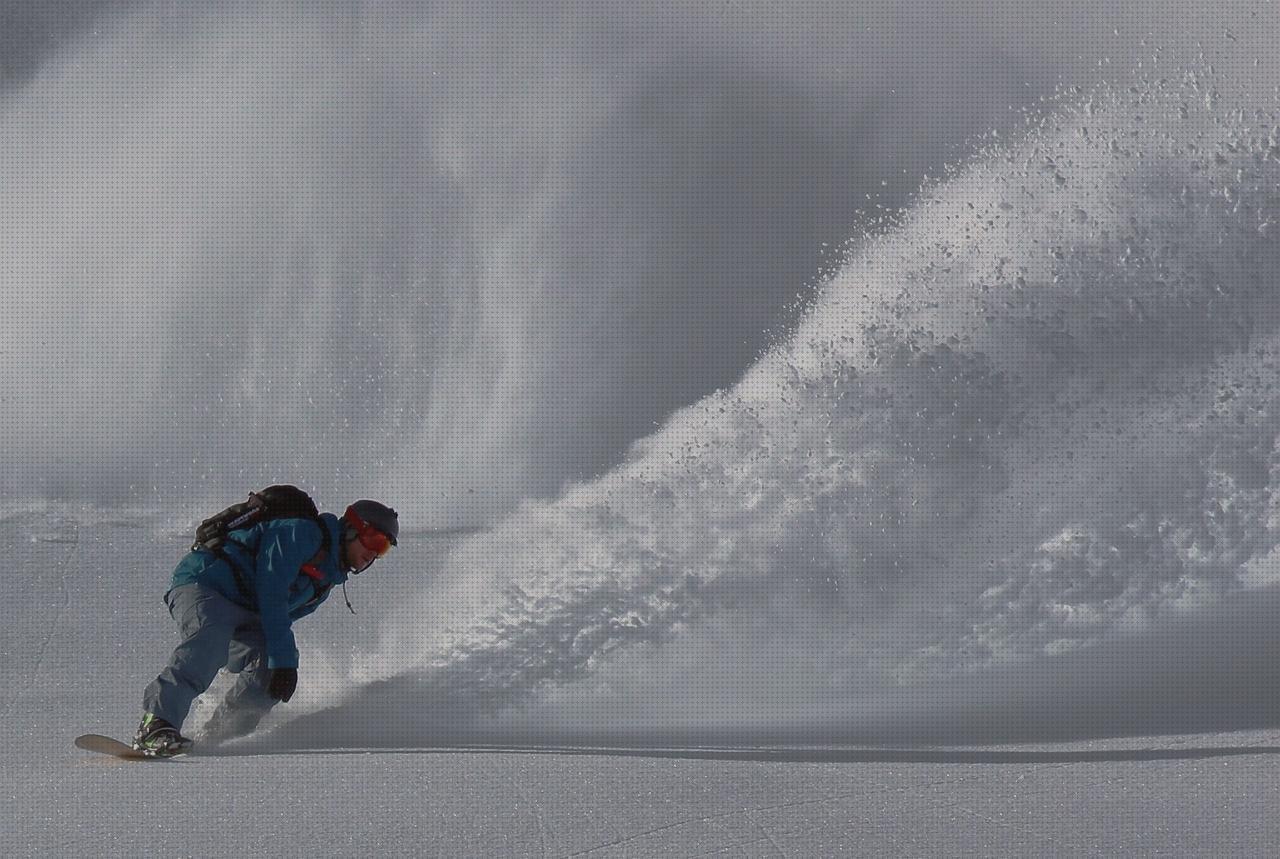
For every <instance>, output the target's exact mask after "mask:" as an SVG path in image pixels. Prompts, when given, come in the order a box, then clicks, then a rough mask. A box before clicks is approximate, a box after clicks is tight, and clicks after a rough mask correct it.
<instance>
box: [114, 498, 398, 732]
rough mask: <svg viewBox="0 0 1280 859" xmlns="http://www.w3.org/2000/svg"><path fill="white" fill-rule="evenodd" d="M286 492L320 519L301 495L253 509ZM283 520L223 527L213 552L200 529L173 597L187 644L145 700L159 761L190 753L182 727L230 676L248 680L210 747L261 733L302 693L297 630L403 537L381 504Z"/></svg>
mask: <svg viewBox="0 0 1280 859" xmlns="http://www.w3.org/2000/svg"><path fill="white" fill-rule="evenodd" d="M281 489H282V490H289V491H292V492H293V493H296V494H297V495H298V496H300V497H301V498H303V499H304V503H305V504H306V505H307V506H308V507H309V508H310V509H311V510H314V509H315V506H314V504H311V502H310V499H308V498H306V496H305V494H304V493H301V491H300V490H296V489H294V487H272V488H271V489H268V490H264V491H263V493H262V494H261V495H251V496H250V498H251V502H252V501H253V499H261V498H263V497H264V496H267V494H268V493H270V492H272V491H274V490H281ZM240 507H241V509H245V508H247V507H248V505H241V506H240ZM235 509H236V508H228V510H227V511H223V514H220V515H224V514H227V513H229V512H231V511H233V510H235ZM278 515H279V514H278V513H277V514H273V515H272V516H270V517H267V516H262V517H260V519H266V521H255V522H250V524H249V525H248V526H247V527H238V528H237V527H235V526H237V525H239V524H240V523H241V522H242V521H243V520H242V519H234V520H231V521H229V522H224V525H230V526H232V529H231V530H226V529H225V528H224V531H223V533H222V534H221V535H220V536H219V538H218V539H214V540H209V541H208V542H206V543H201V542H200V540H201V538H202V536H206V530H205V529H206V527H207V526H208V525H209V523H211V522H214V521H215V520H214V519H210V520H207V521H206V523H205V525H203V526H201V532H200V533H198V535H197V543H196V545H195V546H193V547H192V551H191V552H190V553H189V554H187V555H186V556H185V557H184V558H183V559H182V561H181V562H180V563H179V564H178V566H177V569H175V570H174V573H173V580H172V582H171V584H170V588H169V591H168V592H167V593H166V594H165V596H164V601H165V605H167V606H168V608H169V614H170V615H172V616H173V619H174V621H175V622H176V623H177V624H178V630H179V634H180V635H181V636H182V642H181V643H180V644H179V645H178V647H177V649H176V650H174V651H173V656H172V657H170V659H169V664H168V665H167V666H166V667H165V669H164V670H163V671H161V672H160V675H159V676H158V677H157V678H156V679H155V680H154V681H153V682H152V683H151V685H149V686H148V687H147V690H146V693H145V694H144V695H143V699H142V700H143V712H144V715H143V717H142V723H141V724H140V725H139V726H138V731H137V734H136V735H135V737H134V740H133V748H134V749H136V750H138V751H140V752H143V753H144V754H146V755H148V756H157V757H168V756H171V755H175V754H179V753H181V752H185V751H187V750H188V749H190V748H191V746H192V745H193V743H192V741H191V740H189V739H188V738H186V737H184V736H182V734H181V729H182V722H183V720H184V719H186V717H187V712H188V710H190V708H191V703H192V701H194V700H195V698H196V697H197V696H198V695H200V694H201V693H203V692H204V691H205V690H206V689H208V688H209V685H210V684H211V683H212V682H213V679H214V677H215V676H216V675H217V673H218V671H219V669H221V668H224V667H225V668H226V669H227V670H228V671H230V672H231V673H233V674H237V675H239V676H238V677H237V678H236V682H235V685H234V686H233V687H232V688H231V690H230V691H229V692H228V693H227V696H226V698H225V700H224V701H222V703H221V704H219V706H218V708H217V709H216V710H215V711H214V714H213V717H212V718H211V719H210V721H209V727H208V730H207V732H206V734H205V736H204V737H203V738H202V739H203V740H206V741H210V742H220V741H222V740H226V739H230V738H232V737H236V736H241V735H243V734H247V733H249V732H250V731H252V730H253V729H254V728H255V727H257V725H258V722H260V721H261V720H262V717H263V716H265V715H266V713H267V711H268V710H270V709H271V707H273V706H274V705H275V704H276V703H277V702H280V701H288V700H289V699H290V698H291V697H293V693H294V690H295V688H296V687H297V684H298V650H297V647H296V646H295V644H294V639H293V631H292V629H291V626H292V623H293V621H295V620H297V619H298V618H301V617H305V616H306V615H308V614H311V612H313V611H315V610H316V608H317V607H318V606H319V605H320V604H321V603H322V602H324V601H325V599H326V598H327V597H328V596H329V591H330V590H331V589H332V588H333V586H334V585H345V583H346V581H347V575H348V573H350V574H351V575H355V574H357V573H361V572H363V571H364V570H366V569H368V568H369V566H370V565H371V564H372V563H373V562H374V561H375V560H377V559H378V558H381V557H383V556H384V555H386V553H387V552H388V551H390V549H391V547H392V546H394V545H396V537H397V535H398V533H399V524H398V518H397V514H396V511H395V510H393V509H391V508H390V507H387V506H386V505H384V504H380V503H379V502H377V501H368V500H364V501H357V502H355V503H354V504H352V505H351V506H350V507H348V508H347V510H346V512H345V513H344V514H343V516H342V518H341V519H339V518H338V517H337V516H334V515H333V514H330V513H318V514H316V515H315V516H310V515H305V514H304V515H301V516H293V515H287V516H285V517H284V518H276V516H278ZM252 516H253V514H252V513H251V514H250V516H249V517H245V518H252ZM215 518H216V517H215ZM349 605H350V604H349V603H348V606H349Z"/></svg>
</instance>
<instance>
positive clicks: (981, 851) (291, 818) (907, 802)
mask: <svg viewBox="0 0 1280 859" xmlns="http://www.w3.org/2000/svg"><path fill="white" fill-rule="evenodd" d="M0 547H2V549H3V556H4V558H5V559H6V561H5V570H4V574H5V580H6V585H7V587H6V594H5V597H6V598H5V600H4V602H3V609H2V611H3V613H4V615H3V619H4V622H3V624H2V625H0V639H2V641H3V652H4V654H5V657H6V658H5V659H4V660H3V664H0V688H3V690H4V695H3V699H2V700H3V705H2V711H0V712H2V713H3V717H4V718H3V723H2V724H3V726H4V727H3V731H4V740H5V743H4V745H5V748H6V749H7V750H8V751H6V752H5V753H4V754H5V760H4V765H3V769H2V770H0V802H2V803H3V809H4V810H3V818H4V828H3V831H4V833H5V835H4V843H3V847H4V852H5V853H6V854H8V855H86V854H109V855H122V856H126V855H127V856H135V855H193V856H204V855H231V854H243V853H252V854H279V855H353V854H392V855H400V854H408V855H493V854H498V855H524V856H544V855H546V856H567V855H576V854H588V855H599V856H606V855H608V856H614V855H655V854H662V855H681V856H686V855H702V854H714V853H726V854H730V855H787V856H812V855H822V854H831V853H837V852H838V853H847V854H855V855H859V854H860V855H903V854H905V855H930V854H940V853H946V854H978V855H1026V854H1029V853H1039V854H1043V853H1052V852H1070V853H1074V854H1111V853H1114V852H1116V851H1119V850H1134V851H1142V852H1151V853H1179V854H1183V853H1210V852H1212V853H1215V854H1221V853H1231V854H1239V855H1244V854H1252V855H1260V854H1263V853H1275V852H1276V851H1277V850H1280V823H1277V820H1276V817H1275V815H1274V814H1273V813H1272V812H1273V811H1274V809H1275V807H1276V805H1277V802H1280V778H1277V766H1278V765H1280V758H1278V757H1277V754H1280V727H1277V728H1275V729H1271V730H1254V731H1247V732H1236V733H1219V734H1199V735H1193V736H1163V737H1139V738H1124V739H1108V740H1096V741H1090V742H1075V743H1069V744H1053V745H1044V744H1042V745H1020V746H1000V747H990V746H988V747H965V748H954V747H953V748H941V747H928V748H925V747H920V748H907V749H902V748H898V749H853V748H825V749H796V748H792V749H765V750H736V751H727V750H701V751H699V750H688V749H685V750H634V749H613V750H587V749H572V748H502V747H496V748H484V749H459V748H433V747H430V746H429V745H424V747H422V748H412V749H394V750H381V749H380V750H373V751H365V750H353V749H338V748H335V749H321V750H309V751H306V752H296V753H290V752H277V753H265V754H264V753H256V754H233V755H222V756H204V757H197V756H193V757H190V758H187V759H180V760H178V761H173V762H165V763H154V764H135V763H127V762H120V761H116V760H114V759H110V758H102V757H98V756H94V755H92V754H89V753H87V752H82V751H80V750H78V749H76V748H74V747H73V746H72V744H71V740H72V738H73V737H74V736H75V735H77V734H79V733H84V732H102V733H107V734H111V735H115V736H118V737H125V736H126V735H127V734H128V732H129V731H130V729H131V728H132V727H133V725H134V723H135V721H136V719H137V716H138V712H137V699H138V697H139V695H140V693H141V690H142V687H143V686H144V685H145V683H146V682H147V680H148V679H149V676H150V675H152V674H154V673H155V671H156V670H157V669H158V667H159V665H160V663H161V661H162V660H163V659H164V657H165V655H166V654H167V651H168V649H169V648H170V647H171V645H172V634H173V632H172V629H171V628H170V621H169V618H168V617H167V615H166V614H165V612H164V609H163V606H162V605H161V603H160V595H161V593H162V592H163V590H164V580H165V576H166V575H167V570H168V568H169V567H170V566H171V565H172V562H173V560H174V559H175V558H176V557H177V556H178V555H179V554H180V553H181V552H182V550H183V537H182V535H181V534H180V533H177V532H175V531H169V530H166V529H165V528H164V527H157V526H156V525H155V524H154V523H152V522H151V521H150V520H148V519H146V518H145V517H134V518H130V517H115V518H114V519H112V518H111V517H96V518H95V517H94V516H92V515H88V514H83V513H75V514H74V515H68V514H67V511H60V512H59V511H49V512H44V513H39V514H32V513H18V514H11V515H9V516H7V517H5V518H3V519H0ZM431 551H432V549H431V547H430V546H429V541H427V540H425V539H422V538H419V539H418V540H416V541H415V540H407V541H406V544H405V551H404V552H403V553H402V554H401V557H400V558H399V559H398V562H397V563H395V564H391V563H388V564H387V565H386V566H385V569H383V570H380V571H379V577H377V578H373V579H370V580H369V581H365V580H363V579H362V580H358V581H357V583H356V584H357V589H355V590H353V592H352V600H353V602H354V603H355V604H356V607H357V610H358V611H359V612H360V613H359V614H358V615H357V616H356V617H354V618H353V617H352V616H350V615H349V614H347V612H346V610H345V609H344V608H343V607H342V605H341V602H340V601H338V602H336V603H335V604H330V605H327V606H326V607H325V608H324V609H323V610H322V611H321V612H320V613H318V615H317V616H316V617H314V618H312V619H310V620H309V621H308V622H307V623H304V624H301V625H300V626H299V627H298V631H299V633H300V646H301V647H302V649H303V652H304V658H305V654H307V653H308V652H311V653H315V652H317V651H318V650H325V649H326V648H327V649H328V652H340V650H339V649H338V648H336V646H335V643H336V642H338V641H340V640H345V641H347V642H349V645H348V649H349V650H350V651H351V652H356V651H359V650H360V649H361V648H366V647H368V646H370V645H371V643H372V642H373V641H374V640H375V638H376V633H377V618H378V616H379V613H380V612H381V611H384V610H385V609H386V608H387V606H389V605H390V604H392V603H393V602H394V601H395V600H396V599H397V597H399V596H402V595H403V594H405V593H407V592H408V590H409V589H410V587H411V585H412V584H413V582H412V580H411V578H410V576H411V575H412V573H411V571H412V570H414V569H418V568H420V567H419V566H418V565H419V564H421V563H423V562H424V559H426V558H428V556H429V555H430V554H431ZM415 562H416V563H415ZM313 661H314V660H313ZM317 673H320V672H319V669H313V670H312V672H311V679H312V684H311V687H310V689H309V690H304V693H305V694H303V695H302V696H301V697H300V699H299V700H297V701H295V705H296V706H297V708H299V709H298V710H296V711H295V712H300V711H301V710H304V709H306V708H308V707H310V708H315V707H317V706H320V705H322V703H323V701H324V700H325V696H332V695H334V694H335V693H337V692H341V691H344V690H342V689H331V688H329V689H327V688H317V686H320V687H323V686H324V685H325V684H326V683H327V684H330V685H333V684H337V683H338V681H337V680H333V679H330V680H325V681H319V680H317V679H316V674H317ZM340 674H341V671H338V670H337V669H332V670H331V671H330V675H331V678H336V677H337V676H339V675H340ZM307 679H308V674H307V669H306V667H304V670H303V681H304V683H306V681H307ZM291 706H294V705H291Z"/></svg>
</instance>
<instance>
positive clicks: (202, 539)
mask: <svg viewBox="0 0 1280 859" xmlns="http://www.w3.org/2000/svg"><path fill="white" fill-rule="evenodd" d="M274 519H311V520H312V521H314V522H315V523H316V525H317V526H319V528H320V551H319V552H317V553H316V555H315V557H314V558H312V559H311V561H309V562H308V563H316V562H317V561H318V560H319V559H320V558H323V557H324V556H325V555H326V554H328V552H329V529H328V528H326V527H325V526H324V523H323V522H322V521H320V511H319V509H318V508H317V507H316V503H315V502H314V501H312V500H311V496H310V495H308V494H307V493H305V492H303V491H302V490H301V489H299V488H298V487H296V486H289V485H287V484H280V485H277V486H268V487H267V488H266V489H264V490H262V491H261V492H250V493H249V498H248V500H246V501H241V502H240V503H239V504H232V505H231V506H230V507H228V508H226V509H225V510H223V511H221V512H220V513H216V514H214V515H213V516H210V517H209V518H208V519H205V520H204V521H203V522H201V523H200V527H199V528H197V529H196V539H195V542H194V543H192V544H191V551H193V552H195V551H198V550H204V551H206V552H210V553H212V554H214V555H216V556H218V557H219V558H221V559H222V560H223V561H226V562H227V566H229V567H230V568H231V574H232V575H233V576H235V580H236V587H237V588H238V589H239V590H240V593H241V594H242V595H243V596H244V597H245V599H248V600H252V599H253V593H252V591H251V590H250V589H249V583H248V581H247V580H246V578H245V575H244V570H243V569H241V568H240V565H239V564H237V563H236V562H235V561H234V560H232V558H231V556H230V555H228V554H227V552H226V550H225V549H224V548H223V547H224V546H226V544H227V543H235V544H236V545H237V546H240V547H241V548H242V549H244V550H245V551H246V552H248V553H249V554H250V555H254V554H256V553H257V550H258V547H257V546H251V545H248V544H247V543H242V542H241V541H239V540H236V539H233V538H232V537H231V532H232V531H235V530H238V529H241V528H252V527H253V526H254V525H259V524H261V523H263V522H270V521H272V520H274Z"/></svg>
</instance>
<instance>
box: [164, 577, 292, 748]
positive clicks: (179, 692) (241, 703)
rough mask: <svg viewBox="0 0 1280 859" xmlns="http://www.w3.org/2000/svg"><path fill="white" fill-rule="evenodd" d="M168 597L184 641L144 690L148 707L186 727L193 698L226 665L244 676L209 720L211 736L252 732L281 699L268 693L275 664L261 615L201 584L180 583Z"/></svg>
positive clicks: (221, 737)
mask: <svg viewBox="0 0 1280 859" xmlns="http://www.w3.org/2000/svg"><path fill="white" fill-rule="evenodd" d="M164 602H165V605H167V606H168V607H169V614H170V615H172V616H173V619H174V621H176V622H177V624H178V633H179V634H180V635H181V636H182V642H181V643H180V644H179V645H178V647H177V649H175V650H174V651H173V656H171V657H170V658H169V664H168V665H167V666H165V669H164V670H163V671H161V672H160V676H159V677H157V678H156V679H155V680H154V681H152V683H151V685H150V686H148V687H147V691H146V692H145V693H144V694H143V697H142V708H143V712H144V713H154V714H156V715H157V716H159V717H160V718H161V719H164V720H165V721H166V722H168V723H170V724H171V725H174V726H176V727H178V728H181V727H182V722H183V720H185V719H186V718H187V712H188V711H189V710H190V709H191V702H192V701H194V700H195V699H196V697H197V696H198V695H200V694H201V693H202V692H204V691H205V690H206V689H208V688H209V684H211V683H213V678H214V677H216V676H217V675H218V671H219V669H222V668H226V669H227V670H228V671H230V672H231V673H232V674H238V675H239V676H238V677H237V678H236V682H235V685H233V686H232V687H231V691H229V692H228V693H227V697H226V699H225V700H224V701H223V702H222V703H221V704H220V705H219V706H218V709H217V710H216V711H215V712H214V715H213V718H212V719H211V720H210V722H209V734H210V738H211V739H225V738H228V737H232V736H239V735H240V734H247V733H249V732H250V731H252V730H253V729H254V728H255V727H257V725H258V722H260V721H261V720H262V717H263V716H265V715H266V714H267V711H268V710H270V709H271V707H272V705H274V704H275V703H276V702H275V699H274V698H272V697H271V696H270V695H268V694H267V683H268V682H269V681H270V679H271V670H270V669H269V668H267V658H266V652H267V651H266V644H267V641H266V636H265V635H264V634H263V632H262V623H261V621H260V620H259V618H258V616H257V615H256V614H254V613H253V612H251V611H249V610H248V609H246V608H242V607H241V606H238V605H236V604H235V603H233V602H231V600H229V599H227V598H226V597H224V596H223V595H222V594H220V593H218V592H217V591H215V590H213V589H211V588H206V587H204V586H203V585H197V584H191V585H182V586H181V587H177V588H174V589H173V590H171V591H169V592H168V593H167V594H165V595H164Z"/></svg>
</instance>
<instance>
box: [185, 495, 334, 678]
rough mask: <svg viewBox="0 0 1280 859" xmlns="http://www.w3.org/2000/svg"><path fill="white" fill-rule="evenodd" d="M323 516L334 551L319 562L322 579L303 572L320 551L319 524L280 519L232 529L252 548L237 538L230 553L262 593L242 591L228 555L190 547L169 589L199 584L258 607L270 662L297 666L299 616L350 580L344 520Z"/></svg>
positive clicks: (233, 536) (233, 534)
mask: <svg viewBox="0 0 1280 859" xmlns="http://www.w3.org/2000/svg"><path fill="white" fill-rule="evenodd" d="M320 521H321V522H323V523H324V525H325V527H326V528H328V529H329V551H328V552H327V553H326V554H325V556H324V557H323V558H322V559H321V560H320V561H319V562H317V563H316V564H315V567H316V568H317V569H318V570H319V571H320V572H321V573H322V575H323V577H322V578H321V579H320V580H319V581H317V580H315V579H313V578H312V577H311V576H308V575H307V574H306V573H304V572H302V565H303V564H305V563H307V562H308V561H310V560H311V559H312V558H313V557H315V554H316V553H317V552H319V551H320V546H321V541H320V529H319V527H317V525H316V523H315V522H314V521H313V520H311V519H275V520H273V521H270V522H263V523H261V524H259V525H254V526H253V527H252V528H242V529H240V530H236V531H232V532H231V534H230V537H231V540H234V541H236V542H238V543H243V544H244V545H246V546H248V547H250V550H245V549H242V548H240V546H238V545H236V542H231V541H228V542H227V544H226V546H225V551H226V553H227V554H228V555H229V556H231V557H232V558H233V559H234V560H235V561H236V563H237V564H238V565H239V567H240V569H241V570H243V572H244V579H245V582H246V583H247V584H248V586H249V588H250V590H251V591H252V592H253V595H254V597H256V599H250V598H246V596H245V595H244V594H242V593H241V592H240V588H239V587H238V586H237V585H236V579H235V574H234V573H232V571H231V567H230V566H228V565H227V562H226V561H224V560H222V559H221V558H219V557H218V556H217V555H215V554H213V553H212V552H209V551H206V550H204V549H197V550H195V551H193V552H190V553H188V554H187V555H186V556H185V557H184V558H183V559H182V560H181V561H180V562H179V563H178V567H177V569H175V570H174V571H173V582H172V583H171V584H170V586H169V589H170V590H172V589H173V588H176V587H180V586H182V585H189V584H199V585H202V586H204V587H207V588H211V589H212V590H215V591H217V592H218V593H220V594H222V595H223V596H224V597H226V598H227V599H229V600H231V601H232V602H233V603H236V604H237V605H241V606H244V607H245V608H248V609H250V610H251V611H254V612H256V613H257V614H258V616H259V617H260V618H262V631H263V632H264V633H265V635H266V639H267V667H268V668H297V667H298V648H297V645H296V644H295V643H294V640H293V629H292V625H293V622H294V621H295V620H297V619H298V618H300V617H306V616H307V615H309V614H311V612H313V611H315V610H316V609H317V608H318V607H319V606H320V603H322V602H324V601H325V600H326V599H328V597H329V591H330V590H331V589H332V587H333V586H334V585H341V584H342V583H343V582H345V581H346V580H347V572H346V569H345V568H344V567H343V564H342V562H341V559H340V553H341V550H342V526H341V523H340V522H339V521H338V517H337V516H334V515H333V514H331V513H321V514H320Z"/></svg>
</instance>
